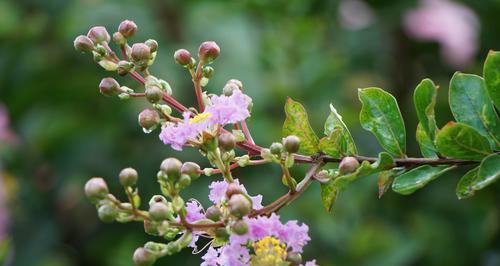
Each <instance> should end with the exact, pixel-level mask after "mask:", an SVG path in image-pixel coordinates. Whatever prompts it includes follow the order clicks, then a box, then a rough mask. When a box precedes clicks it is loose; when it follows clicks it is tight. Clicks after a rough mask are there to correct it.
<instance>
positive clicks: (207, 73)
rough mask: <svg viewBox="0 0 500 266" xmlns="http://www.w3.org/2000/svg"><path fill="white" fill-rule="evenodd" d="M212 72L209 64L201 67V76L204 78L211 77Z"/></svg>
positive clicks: (212, 69)
mask: <svg viewBox="0 0 500 266" xmlns="http://www.w3.org/2000/svg"><path fill="white" fill-rule="evenodd" d="M214 72H215V70H214V68H213V67H211V66H206V67H203V77H204V78H207V79H209V78H211V77H213V75H214Z"/></svg>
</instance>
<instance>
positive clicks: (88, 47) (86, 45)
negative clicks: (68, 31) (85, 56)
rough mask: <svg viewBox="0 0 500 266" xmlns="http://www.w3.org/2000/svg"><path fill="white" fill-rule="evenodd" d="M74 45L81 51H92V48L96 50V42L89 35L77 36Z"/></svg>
mask: <svg viewBox="0 0 500 266" xmlns="http://www.w3.org/2000/svg"><path fill="white" fill-rule="evenodd" d="M73 45H74V46H75V49H76V50H77V51H79V52H91V51H92V50H94V43H93V42H92V40H91V39H90V38H89V37H87V36H85V35H80V36H78V37H76V38H75V41H74V42H73Z"/></svg>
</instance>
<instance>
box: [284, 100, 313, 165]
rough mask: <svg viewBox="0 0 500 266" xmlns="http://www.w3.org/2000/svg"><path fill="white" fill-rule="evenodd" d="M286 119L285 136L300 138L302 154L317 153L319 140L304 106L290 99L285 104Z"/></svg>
mask: <svg viewBox="0 0 500 266" xmlns="http://www.w3.org/2000/svg"><path fill="white" fill-rule="evenodd" d="M285 113H286V119H285V123H284V124H283V136H288V135H296V136H297V137H299V138H300V150H299V152H300V153H303V154H307V155H311V154H315V153H317V152H318V151H319V150H318V143H319V139H318V137H317V136H316V134H315V133H314V131H313V129H312V128H311V125H310V124H309V118H308V116H307V112H306V110H305V109H304V107H303V106H302V104H300V103H298V102H296V101H294V100H292V99H291V98H288V99H287V101H286V104H285Z"/></svg>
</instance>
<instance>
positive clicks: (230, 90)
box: [222, 83, 238, 96]
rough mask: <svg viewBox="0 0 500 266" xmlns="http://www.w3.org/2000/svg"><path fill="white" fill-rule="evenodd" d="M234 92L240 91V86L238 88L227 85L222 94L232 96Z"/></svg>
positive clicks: (233, 85) (231, 84)
mask: <svg viewBox="0 0 500 266" xmlns="http://www.w3.org/2000/svg"><path fill="white" fill-rule="evenodd" d="M234 90H238V86H236V84H234V83H226V85H224V88H222V93H224V95H225V96H231V95H233V92H234Z"/></svg>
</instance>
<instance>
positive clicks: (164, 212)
mask: <svg viewBox="0 0 500 266" xmlns="http://www.w3.org/2000/svg"><path fill="white" fill-rule="evenodd" d="M169 212H171V210H170V208H169V207H168V206H167V204H165V203H162V202H155V203H153V204H151V206H149V215H150V216H151V219H153V220H155V221H163V220H166V219H167V218H168V216H169Z"/></svg>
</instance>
